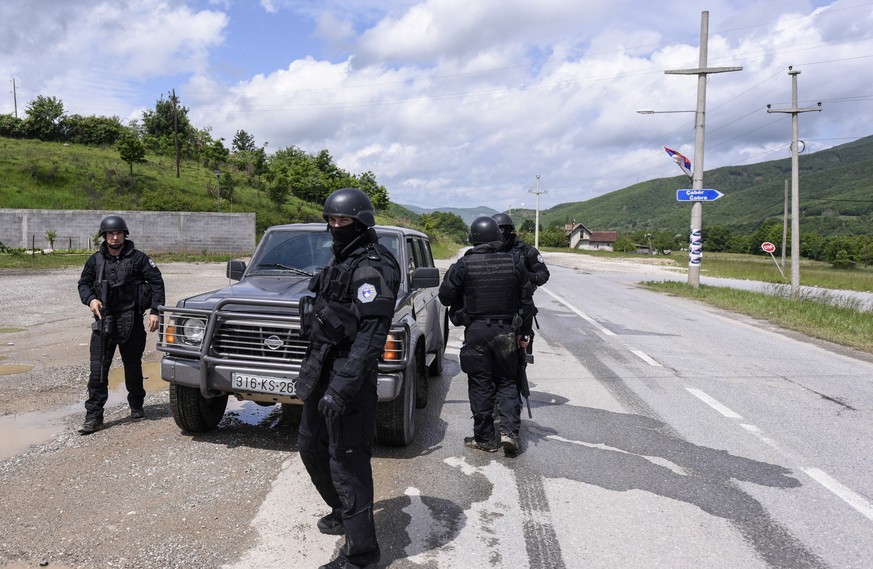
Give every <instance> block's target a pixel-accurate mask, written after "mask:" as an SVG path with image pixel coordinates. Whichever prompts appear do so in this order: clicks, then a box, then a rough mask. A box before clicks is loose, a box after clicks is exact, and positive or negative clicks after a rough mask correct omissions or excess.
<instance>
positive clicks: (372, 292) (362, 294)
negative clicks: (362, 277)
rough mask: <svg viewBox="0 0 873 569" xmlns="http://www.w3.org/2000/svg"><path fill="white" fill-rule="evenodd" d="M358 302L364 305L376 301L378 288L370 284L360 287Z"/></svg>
mask: <svg viewBox="0 0 873 569" xmlns="http://www.w3.org/2000/svg"><path fill="white" fill-rule="evenodd" d="M358 300H359V301H361V302H363V303H368V302H373V301H374V300H376V287H374V286H373V285H371V284H370V283H364V284H362V285H361V286H359V287H358Z"/></svg>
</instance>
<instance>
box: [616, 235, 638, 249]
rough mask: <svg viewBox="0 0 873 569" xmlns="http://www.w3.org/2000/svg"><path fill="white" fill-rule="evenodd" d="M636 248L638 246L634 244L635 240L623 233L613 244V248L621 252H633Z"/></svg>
mask: <svg viewBox="0 0 873 569" xmlns="http://www.w3.org/2000/svg"><path fill="white" fill-rule="evenodd" d="M636 249H637V248H636V247H635V246H634V243H633V241H631V240H630V238H628V237H627V236H626V235H622V236H621V237H619V238H618V239H616V240H615V243H613V244H612V250H613V251H617V252H619V253H633V252H634V251H636Z"/></svg>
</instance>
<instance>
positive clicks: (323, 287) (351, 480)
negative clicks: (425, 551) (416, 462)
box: [297, 188, 400, 569]
mask: <svg viewBox="0 0 873 569" xmlns="http://www.w3.org/2000/svg"><path fill="white" fill-rule="evenodd" d="M324 219H325V220H326V221H327V223H328V226H327V228H328V230H329V231H330V233H331V235H332V237H333V253H334V260H333V261H332V262H331V263H330V264H329V265H328V266H327V267H325V268H324V270H322V271H321V272H320V273H318V274H317V275H315V276H314V277H313V278H312V281H311V282H310V284H309V290H310V291H312V292H313V293H315V296H314V297H311V301H310V302H307V301H304V302H301V318H302V322H303V326H304V330H305V331H304V333H305V334H306V335H308V337H309V340H310V347H309V352H308V353H307V355H306V357H305V358H304V361H303V363H302V364H301V369H300V376H299V378H298V382H297V394H298V396H299V397H300V398H301V399H303V402H304V403H303V417H302V420H301V424H300V434H299V441H298V446H299V449H300V457H301V459H302V460H303V464H304V465H305V466H306V470H307V472H308V473H309V476H310V478H311V479H312V483H313V484H314V485H315V488H316V490H318V493H319V494H320V495H321V497H322V499H323V500H324V501H325V503H327V505H328V506H330V507H331V509H332V511H331V513H329V514H328V515H326V516H324V517H323V518H321V519H320V520H319V521H318V524H317V525H318V529H319V531H321V532H322V533H327V534H334V535H338V534H342V533H345V535H346V542H345V545H344V546H343V547H342V549H341V550H340V553H339V556H338V557H337V558H336V559H334V560H333V561H331V562H330V563H328V564H326V565H322V566H321V568H320V569H354V568H359V567H375V564H376V562H378V561H379V557H380V552H379V544H378V542H377V541H376V527H375V523H374V520H373V471H372V469H371V466H370V456H371V449H372V445H373V437H374V433H375V427H376V402H377V395H376V376H377V368H376V366H377V360H378V359H379V356H380V355H381V354H382V352H383V350H384V347H385V340H386V338H387V336H388V329H389V327H390V326H391V320H392V317H393V315H394V301H395V299H396V297H397V290H398V287H399V286H400V268H399V267H398V264H397V261H396V260H395V259H394V256H393V255H392V254H391V253H390V252H389V251H388V249H386V248H385V247H384V246H382V245H380V244H379V242H378V237H377V235H376V231H375V230H374V229H373V226H374V225H375V223H376V221H375V218H374V212H373V205H372V203H371V202H370V199H369V198H368V197H367V194H365V193H364V192H362V191H361V190H359V189H356V188H344V189H341V190H337V191H335V192H333V193H332V194H331V195H330V196H328V198H327V200H326V201H325V202H324Z"/></svg>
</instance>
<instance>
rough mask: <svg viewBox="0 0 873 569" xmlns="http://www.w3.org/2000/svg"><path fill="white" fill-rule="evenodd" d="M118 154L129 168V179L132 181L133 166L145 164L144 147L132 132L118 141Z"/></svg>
mask: <svg viewBox="0 0 873 569" xmlns="http://www.w3.org/2000/svg"><path fill="white" fill-rule="evenodd" d="M118 154H119V155H120V156H121V159H122V160H124V161H125V162H127V165H128V166H130V177H131V179H133V164H134V162H136V163H142V162H145V161H146V159H145V146H144V145H143V143H142V141H141V140H140V139H139V138H137V136H136V135H135V134H134V133H133V132H126V133H125V134H123V135H122V136H121V140H119V141H118Z"/></svg>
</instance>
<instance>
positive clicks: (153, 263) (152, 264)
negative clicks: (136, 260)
mask: <svg viewBox="0 0 873 569" xmlns="http://www.w3.org/2000/svg"><path fill="white" fill-rule="evenodd" d="M149 265H151V266H152V268H157V266H158V264H157V263H155V262H154V261H152V260H151V259H149Z"/></svg>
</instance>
